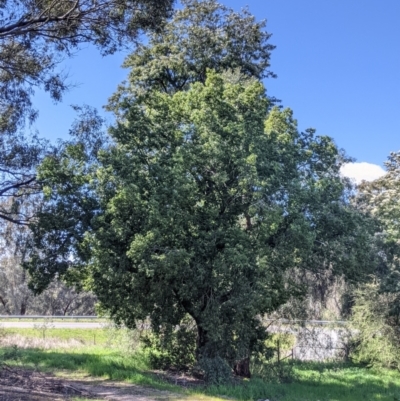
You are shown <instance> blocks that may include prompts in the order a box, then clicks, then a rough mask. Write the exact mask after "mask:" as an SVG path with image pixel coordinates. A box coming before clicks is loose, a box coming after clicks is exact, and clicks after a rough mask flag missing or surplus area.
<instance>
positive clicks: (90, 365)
mask: <svg viewBox="0 0 400 401" xmlns="http://www.w3.org/2000/svg"><path fill="white" fill-rule="evenodd" d="M0 360H2V361H4V362H7V363H8V364H18V365H19V366H22V367H25V368H37V369H40V370H42V371H47V372H54V371H56V370H67V371H70V372H77V373H81V372H84V373H86V374H88V375H90V376H95V377H101V378H106V379H110V380H125V381H128V382H131V383H135V384H140V385H144V386H151V387H154V388H158V389H162V390H172V391H176V389H177V387H176V386H173V385H170V384H168V383H165V382H162V381H161V380H160V379H159V378H157V376H155V375H154V374H152V373H150V372H146V370H147V369H148V366H147V363H146V359H145V357H144V356H143V355H141V354H137V355H133V356H132V357H127V356H121V355H120V354H118V353H111V352H107V353H104V352H99V353H95V352H93V353H89V352H73V351H71V352H68V351H67V350H66V351H53V350H48V351H46V350H42V349H37V348H27V349H17V348H15V347H14V348H3V349H2V350H1V351H0Z"/></svg>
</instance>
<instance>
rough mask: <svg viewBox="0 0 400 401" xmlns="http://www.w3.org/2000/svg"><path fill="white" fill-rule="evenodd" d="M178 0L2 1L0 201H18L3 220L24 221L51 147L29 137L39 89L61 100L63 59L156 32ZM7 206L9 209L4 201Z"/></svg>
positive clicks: (105, 50)
mask: <svg viewBox="0 0 400 401" xmlns="http://www.w3.org/2000/svg"><path fill="white" fill-rule="evenodd" d="M172 3H173V0H74V1H72V0H3V1H1V2H0V116H1V117H0V197H1V199H6V198H12V199H14V200H16V202H14V203H13V204H12V207H9V208H4V207H1V208H0V218H2V219H5V220H8V221H13V222H15V223H18V224H26V223H27V222H28V221H29V217H31V216H24V215H21V214H19V213H18V211H19V206H20V204H21V202H22V201H23V200H24V199H25V198H26V197H27V196H28V195H30V194H32V193H34V194H36V193H38V191H40V187H39V186H38V184H37V182H36V179H35V167H36V166H37V164H38V162H39V161H40V160H41V158H42V156H43V152H44V149H45V148H46V144H45V143H44V142H43V141H41V140H39V139H37V138H36V137H29V135H28V136H27V135H24V134H23V131H24V129H26V124H29V123H30V122H32V121H33V120H35V118H36V117H37V115H38V111H37V110H36V108H35V107H34V105H33V101H32V98H33V95H34V92H35V90H36V89H37V88H41V89H42V90H44V91H46V92H48V93H49V95H50V97H51V98H52V99H53V100H54V101H60V100H61V98H62V95H63V93H64V92H65V91H66V90H67V89H68V86H69V85H68V82H67V80H66V76H64V75H63V74H62V73H61V72H60V71H59V70H58V69H57V66H58V65H59V62H60V61H61V60H62V59H63V58H65V57H69V56H71V55H73V54H74V52H76V51H77V50H79V48H80V46H81V45H82V44H84V43H85V44H87V43H91V44H93V45H94V46H96V47H97V48H98V49H99V50H100V52H101V53H102V54H103V55H106V54H110V53H113V52H115V51H116V50H117V49H119V48H121V46H125V47H132V45H133V44H134V43H135V42H137V40H138V37H139V35H140V33H141V32H143V31H144V30H148V29H159V27H160V26H161V25H162V23H163V20H164V19H165V17H167V16H168V15H169V14H170V12H171V6H172ZM1 204H2V206H5V205H6V204H9V203H8V202H1Z"/></svg>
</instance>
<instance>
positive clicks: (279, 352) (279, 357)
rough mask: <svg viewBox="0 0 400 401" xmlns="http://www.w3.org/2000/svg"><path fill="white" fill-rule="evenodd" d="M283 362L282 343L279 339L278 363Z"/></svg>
mask: <svg viewBox="0 0 400 401" xmlns="http://www.w3.org/2000/svg"><path fill="white" fill-rule="evenodd" d="M280 361H281V341H280V339H279V338H278V363H279V362H280Z"/></svg>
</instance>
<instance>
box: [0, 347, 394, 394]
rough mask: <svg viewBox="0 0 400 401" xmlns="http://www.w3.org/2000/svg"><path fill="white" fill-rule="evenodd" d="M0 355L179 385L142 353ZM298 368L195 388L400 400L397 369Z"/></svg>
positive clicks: (44, 366)
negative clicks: (288, 374)
mask: <svg viewBox="0 0 400 401" xmlns="http://www.w3.org/2000/svg"><path fill="white" fill-rule="evenodd" d="M0 359H2V360H4V361H6V362H7V363H9V364H13V363H15V364H18V365H19V366H23V367H31V368H33V367H36V368H39V369H41V370H45V371H52V372H54V371H56V370H67V371H71V372H84V373H86V374H88V375H91V376H95V377H101V378H107V379H111V380H126V381H128V382H131V383H135V384H139V385H143V386H150V387H153V388H157V389H160V390H169V391H172V392H176V391H178V387H176V386H173V385H171V384H168V383H166V382H163V381H161V380H160V379H159V378H158V377H157V376H155V375H154V374H152V373H150V372H146V370H147V369H148V364H147V361H146V358H145V357H144V356H143V355H142V354H140V353H137V354H135V355H132V356H122V355H121V354H118V353H111V352H107V351H104V350H100V351H98V352H95V351H93V352H92V353H90V352H79V353H78V352H74V351H68V350H66V351H44V350H40V349H15V348H12V349H3V350H2V352H0ZM295 372H296V379H295V380H294V381H293V382H292V383H276V382H275V383H274V382H271V381H266V380H263V379H261V378H257V377H254V378H252V379H251V380H248V381H243V382H242V383H240V384H236V385H221V386H209V387H205V388H196V390H195V392H196V393H199V394H200V393H201V394H206V395H210V396H225V397H231V398H232V399H235V400H243V401H248V400H259V399H264V400H265V399H269V400H270V401H358V400H360V401H377V400H379V401H400V374H399V373H398V372H393V371H373V370H369V369H366V368H363V367H361V366H356V365H351V364H335V363H332V364H329V363H299V364H295ZM190 392H192V391H190ZM182 397H183V398H182V399H184V398H185V396H183V395H182ZM193 399H196V398H193ZM198 399H200V397H199V398H198Z"/></svg>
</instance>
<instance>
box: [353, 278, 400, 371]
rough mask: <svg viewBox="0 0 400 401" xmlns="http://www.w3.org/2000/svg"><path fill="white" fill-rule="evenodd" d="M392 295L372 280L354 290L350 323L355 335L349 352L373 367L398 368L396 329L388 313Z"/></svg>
mask: <svg viewBox="0 0 400 401" xmlns="http://www.w3.org/2000/svg"><path fill="white" fill-rule="evenodd" d="M394 297H395V295H394V294H390V293H381V292H379V285H378V284H377V283H376V282H374V283H370V284H367V285H365V286H364V287H363V288H361V289H359V290H357V291H356V293H355V302H354V306H353V314H352V318H351V320H352V324H353V327H354V330H355V331H357V335H356V337H355V340H354V348H353V351H352V354H351V355H350V356H351V357H352V359H353V360H355V361H356V362H363V363H367V364H368V365H369V366H373V367H389V368H397V369H399V368H400V348H399V346H400V332H399V329H398V326H397V325H396V324H394V323H393V319H392V318H391V315H390V309H391V303H392V302H393V298H394Z"/></svg>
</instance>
